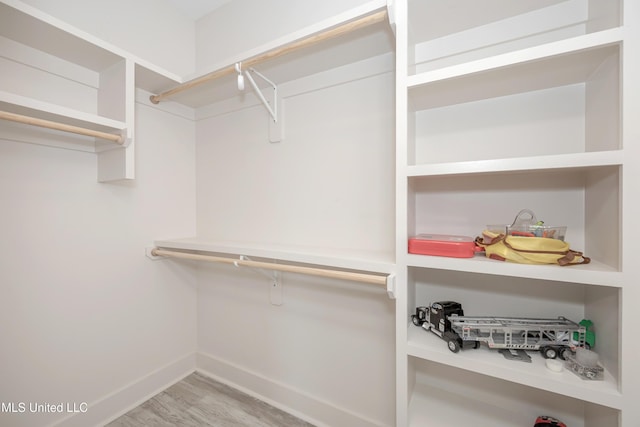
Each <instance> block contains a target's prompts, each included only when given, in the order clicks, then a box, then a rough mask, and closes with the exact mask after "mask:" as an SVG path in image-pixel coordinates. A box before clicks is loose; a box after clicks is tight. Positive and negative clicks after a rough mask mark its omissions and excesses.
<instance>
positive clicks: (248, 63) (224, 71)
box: [149, 9, 387, 104]
mask: <svg viewBox="0 0 640 427" xmlns="http://www.w3.org/2000/svg"><path fill="white" fill-rule="evenodd" d="M386 17H387V11H386V9H385V10H381V11H379V12H375V13H373V14H371V15H366V16H364V17H362V18H358V19H356V20H354V21H350V22H347V23H345V24H342V25H339V26H337V27H333V28H329V29H327V30H325V31H321V32H319V33H316V34H312V35H310V36H308V37H305V38H302V39H299V40H294V41H293V42H291V43H288V44H286V45H284V46H279V47H276V48H273V49H271V50H268V51H266V52H264V53H262V54H260V55H256V56H253V57H251V58H247V59H245V60H243V61H241V62H242V67H243V68H245V69H247V68H250V67H252V66H254V65H256V64H258V63H260V62H263V61H267V60H269V59H273V58H277V57H278V56H282V55H285V54H287V53H291V52H293V51H295V50H298V49H302V48H303V47H307V46H311V45H312V44H315V43H318V42H321V41H323V40H327V39H330V38H333V37H337V36H341V35H343V34H347V33H349V32H351V31H355V30H358V29H360V28H364V27H368V26H369V25H373V24H376V23H378V22H382V21H383V20H385V19H386ZM235 72H236V68H235V64H231V65H229V66H227V67H224V68H220V69H218V70H215V71H212V72H210V73H208V74H205V75H204V76H201V77H198V78H195V79H193V80H189V81H187V82H184V83H182V84H180V85H178V86H176V87H174V88H173V89H169V90H167V91H166V92H162V93H160V94H158V95H152V96H151V97H150V98H149V99H151V102H153V103H154V104H157V103H159V102H160V101H162V100H163V99H166V98H168V97H170V96H171V95H175V94H176V93H179V92H182V91H185V90H188V89H191V88H192V87H195V86H198V85H201V84H202V83H206V82H208V81H210V80H215V79H217V78H219V77H223V76H226V75H228V74H233V73H235Z"/></svg>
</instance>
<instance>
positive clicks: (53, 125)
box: [0, 111, 124, 145]
mask: <svg viewBox="0 0 640 427" xmlns="http://www.w3.org/2000/svg"><path fill="white" fill-rule="evenodd" d="M0 119H4V120H9V121H12V122H17V123H23V124H26V125H32V126H39V127H42V128H47V129H54V130H61V131H64V132H70V133H76V134H78V135H84V136H93V137H95V138H100V139H106V140H107V141H111V142H115V143H116V144H120V145H122V144H124V138H123V137H122V135H115V134H113V133H106V132H100V131H97V130H92V129H86V128H82V127H79V126H73V125H67V124H64V123H58V122H52V121H49V120H44V119H37V118H35V117H29V116H23V115H21V114H15V113H9V112H8V111H0Z"/></svg>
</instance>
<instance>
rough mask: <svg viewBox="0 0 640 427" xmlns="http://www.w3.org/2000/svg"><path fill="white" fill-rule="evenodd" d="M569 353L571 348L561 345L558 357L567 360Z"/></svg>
mask: <svg viewBox="0 0 640 427" xmlns="http://www.w3.org/2000/svg"><path fill="white" fill-rule="evenodd" d="M570 353H571V350H569V349H568V348H567V347H563V348H561V349H560V351H559V352H558V357H559V358H560V359H562V360H567V355H568V354H570Z"/></svg>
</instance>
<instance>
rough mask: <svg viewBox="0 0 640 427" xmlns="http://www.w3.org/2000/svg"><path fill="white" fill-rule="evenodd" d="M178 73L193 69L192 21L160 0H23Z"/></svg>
mask: <svg viewBox="0 0 640 427" xmlns="http://www.w3.org/2000/svg"><path fill="white" fill-rule="evenodd" d="M24 2H25V3H28V4H31V5H32V6H34V7H36V8H38V9H40V10H42V11H43V12H45V13H48V14H49V15H52V16H54V17H56V18H58V19H61V20H62V21H65V22H66V23H68V24H70V25H73V26H75V27H77V28H78V29H80V30H82V31H85V32H87V33H89V34H92V35H94V36H96V37H98V38H100V39H102V40H104V41H106V42H109V43H111V44H113V45H115V46H117V47H119V48H121V49H124V50H125V51H127V52H130V53H132V54H134V55H136V56H137V57H139V58H140V59H143V60H145V61H149V62H150V63H152V64H155V65H156V66H159V67H162V68H164V69H165V70H167V71H170V72H172V73H175V74H177V75H179V76H184V75H187V74H190V73H192V72H193V71H194V64H195V43H194V40H195V38H194V37H195V36H194V34H195V27H194V23H193V21H192V20H191V19H190V18H188V17H187V16H185V15H183V14H182V13H181V12H179V11H177V10H176V9H175V8H174V7H173V6H171V5H170V4H169V3H168V2H164V1H159V0H135V1H129V0H109V1H103V0H56V1H51V0H24Z"/></svg>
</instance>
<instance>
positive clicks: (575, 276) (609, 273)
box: [398, 254, 623, 288]
mask: <svg viewBox="0 0 640 427" xmlns="http://www.w3.org/2000/svg"><path fill="white" fill-rule="evenodd" d="M406 261H407V265H408V266H409V267H421V268H433V269H438V270H455V271H464V272H469V273H481V274H493V275H498V276H510V277H522V278H530V279H541V280H553V281H557V282H569V283H584V284H590V285H600V286H609V287H615V288H619V287H622V286H623V277H622V273H621V272H620V271H617V270H615V269H614V268H612V267H610V266H608V265H605V264H602V263H600V262H598V261H597V260H593V259H592V260H591V263H589V264H583V265H572V266H565V267H561V266H559V265H529V264H517V263H512V262H505V261H498V260H493V259H489V258H487V257H485V256H484V255H483V254H476V255H475V256H474V257H473V258H448V257H439V256H429V255H416V254H407V259H406ZM398 262H399V261H398Z"/></svg>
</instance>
